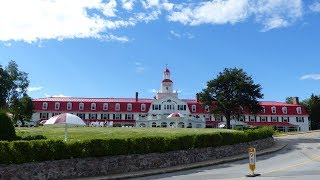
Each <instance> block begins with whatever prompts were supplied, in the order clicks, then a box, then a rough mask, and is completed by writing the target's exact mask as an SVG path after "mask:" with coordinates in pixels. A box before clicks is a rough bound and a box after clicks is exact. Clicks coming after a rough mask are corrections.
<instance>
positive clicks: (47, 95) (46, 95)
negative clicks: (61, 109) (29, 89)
mask: <svg viewBox="0 0 320 180" xmlns="http://www.w3.org/2000/svg"><path fill="white" fill-rule="evenodd" d="M44 96H45V97H71V96H66V95H63V94H58V95H52V96H51V95H49V94H47V93H45V94H44Z"/></svg>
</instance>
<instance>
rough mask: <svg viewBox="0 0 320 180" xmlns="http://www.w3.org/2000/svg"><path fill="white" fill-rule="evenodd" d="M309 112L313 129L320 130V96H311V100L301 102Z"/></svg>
mask: <svg viewBox="0 0 320 180" xmlns="http://www.w3.org/2000/svg"><path fill="white" fill-rule="evenodd" d="M301 105H302V106H304V108H305V109H306V110H307V111H308V113H309V115H310V117H309V118H310V120H311V129H320V96H317V95H314V94H311V96H310V98H308V99H305V100H303V101H302V102H301Z"/></svg>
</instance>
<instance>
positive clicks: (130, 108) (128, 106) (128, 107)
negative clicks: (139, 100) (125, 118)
mask: <svg viewBox="0 0 320 180" xmlns="http://www.w3.org/2000/svg"><path fill="white" fill-rule="evenodd" d="M127 111H132V104H131V103H129V104H127Z"/></svg>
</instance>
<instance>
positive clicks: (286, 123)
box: [245, 122, 298, 127]
mask: <svg viewBox="0 0 320 180" xmlns="http://www.w3.org/2000/svg"><path fill="white" fill-rule="evenodd" d="M245 123H247V124H248V125H251V126H285V127H295V126H298V125H294V124H290V123H288V122H245Z"/></svg>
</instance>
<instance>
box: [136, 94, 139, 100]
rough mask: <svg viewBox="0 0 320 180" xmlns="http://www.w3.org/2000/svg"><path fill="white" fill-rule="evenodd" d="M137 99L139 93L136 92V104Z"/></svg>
mask: <svg viewBox="0 0 320 180" xmlns="http://www.w3.org/2000/svg"><path fill="white" fill-rule="evenodd" d="M138 98H139V93H138V92H136V102H138Z"/></svg>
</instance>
